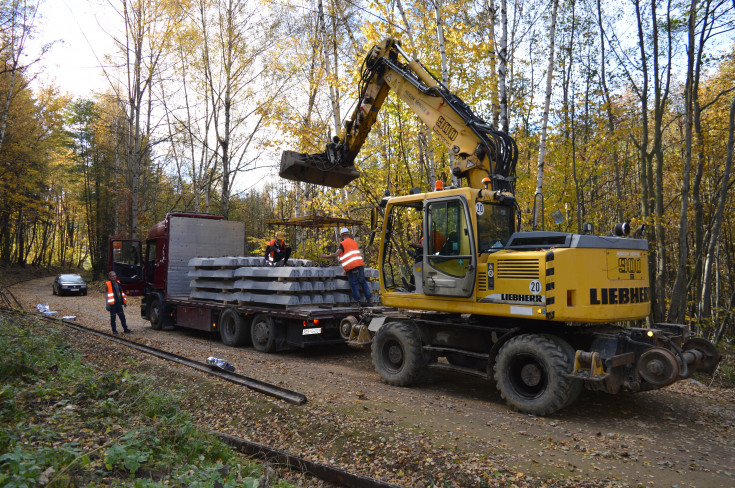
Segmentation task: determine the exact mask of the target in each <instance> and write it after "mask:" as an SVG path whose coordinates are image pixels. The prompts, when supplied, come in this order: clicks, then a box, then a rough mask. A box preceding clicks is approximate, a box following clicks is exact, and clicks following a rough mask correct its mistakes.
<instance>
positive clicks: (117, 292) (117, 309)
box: [105, 271, 132, 334]
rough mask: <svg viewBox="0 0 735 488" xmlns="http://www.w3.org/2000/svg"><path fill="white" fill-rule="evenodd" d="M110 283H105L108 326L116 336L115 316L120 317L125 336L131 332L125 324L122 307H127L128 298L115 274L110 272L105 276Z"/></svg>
mask: <svg viewBox="0 0 735 488" xmlns="http://www.w3.org/2000/svg"><path fill="white" fill-rule="evenodd" d="M107 276H108V277H109V278H110V281H106V282H105V287H106V288H107V307H106V308H107V310H108V311H109V312H110V326H111V327H112V333H113V334H117V327H115V316H118V317H120V324H122V328H123V332H125V333H126V334H129V333H131V332H132V331H131V330H130V329H128V325H127V323H126V322H125V311H124V310H123V307H127V306H128V305H127V304H128V297H126V296H125V292H124V291H123V289H122V285H120V282H119V281H118V280H117V273H115V272H114V271H110V273H109V274H108V275H107Z"/></svg>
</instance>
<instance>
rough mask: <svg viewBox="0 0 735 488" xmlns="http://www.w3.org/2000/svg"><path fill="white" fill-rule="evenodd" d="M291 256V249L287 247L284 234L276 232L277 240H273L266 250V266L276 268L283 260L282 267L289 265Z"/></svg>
mask: <svg viewBox="0 0 735 488" xmlns="http://www.w3.org/2000/svg"><path fill="white" fill-rule="evenodd" d="M289 256H291V248H290V247H289V246H286V241H285V240H283V232H281V231H280V230H279V231H278V232H276V238H275V239H273V240H271V241H270V242H269V243H268V245H267V246H266V248H265V265H266V266H276V264H277V263H278V261H280V260H281V259H283V264H282V266H286V265H287V264H288V258H289Z"/></svg>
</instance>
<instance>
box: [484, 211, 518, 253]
mask: <svg viewBox="0 0 735 488" xmlns="http://www.w3.org/2000/svg"><path fill="white" fill-rule="evenodd" d="M475 211H476V213H477V249H479V250H480V253H488V252H495V251H498V250H500V249H503V248H504V247H505V245H506V244H507V243H508V239H510V236H511V234H513V228H514V227H513V216H514V208H513V207H507V206H500V205H492V204H490V203H483V202H477V203H476V204H475Z"/></svg>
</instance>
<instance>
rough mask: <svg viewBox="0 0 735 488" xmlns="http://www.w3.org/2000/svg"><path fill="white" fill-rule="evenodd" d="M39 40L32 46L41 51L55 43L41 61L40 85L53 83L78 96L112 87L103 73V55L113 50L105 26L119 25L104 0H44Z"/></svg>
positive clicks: (41, 9) (38, 28) (31, 46)
mask: <svg viewBox="0 0 735 488" xmlns="http://www.w3.org/2000/svg"><path fill="white" fill-rule="evenodd" d="M40 14H41V19H40V20H38V21H37V33H38V36H37V38H36V39H35V40H34V41H33V43H32V44H31V45H30V48H31V52H34V51H35V52H38V50H40V47H41V46H42V45H44V44H48V43H53V44H52V47H51V50H50V51H49V52H47V53H46V54H45V56H44V57H43V59H42V60H41V63H40V66H39V69H37V70H35V71H40V72H41V74H40V75H39V77H38V80H37V81H39V82H41V83H49V82H52V83H54V84H55V85H57V86H59V87H60V88H61V89H62V90H63V91H66V92H68V93H70V94H72V95H74V96H77V97H82V96H84V97H89V96H91V95H92V94H93V93H94V92H95V91H102V90H104V89H106V88H107V87H108V86H109V84H108V83H107V81H106V80H105V78H104V76H103V74H102V73H103V71H102V68H101V66H102V64H103V63H104V56H105V54H106V53H110V52H112V51H113V43H112V39H111V37H110V35H109V34H108V33H106V32H105V30H104V28H103V27H102V26H104V25H105V22H107V24H108V25H109V24H111V23H112V22H116V21H117V20H118V19H117V18H116V17H117V15H116V14H115V12H114V11H112V9H111V8H110V7H109V4H108V3H107V2H105V0H43V3H42V4H41V7H40Z"/></svg>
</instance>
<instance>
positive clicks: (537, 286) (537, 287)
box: [528, 280, 541, 295]
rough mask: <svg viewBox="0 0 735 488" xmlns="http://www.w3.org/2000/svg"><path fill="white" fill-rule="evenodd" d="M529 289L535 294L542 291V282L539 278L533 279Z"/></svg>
mask: <svg viewBox="0 0 735 488" xmlns="http://www.w3.org/2000/svg"><path fill="white" fill-rule="evenodd" d="M528 291H530V292H531V293H533V294H534V295H538V294H539V293H541V282H540V281H539V280H533V281H531V282H530V283H529V284H528Z"/></svg>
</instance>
